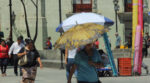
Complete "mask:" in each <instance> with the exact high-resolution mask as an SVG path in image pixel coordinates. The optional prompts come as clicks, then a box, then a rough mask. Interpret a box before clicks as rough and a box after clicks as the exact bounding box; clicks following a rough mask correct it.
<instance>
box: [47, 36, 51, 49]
mask: <svg viewBox="0 0 150 83" xmlns="http://www.w3.org/2000/svg"><path fill="white" fill-rule="evenodd" d="M46 49H49V50H51V49H52V43H51V37H48V38H47V41H46Z"/></svg>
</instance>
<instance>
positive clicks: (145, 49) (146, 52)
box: [142, 48, 148, 57]
mask: <svg viewBox="0 0 150 83" xmlns="http://www.w3.org/2000/svg"><path fill="white" fill-rule="evenodd" d="M142 55H143V56H142V57H147V55H148V48H143V49H142Z"/></svg>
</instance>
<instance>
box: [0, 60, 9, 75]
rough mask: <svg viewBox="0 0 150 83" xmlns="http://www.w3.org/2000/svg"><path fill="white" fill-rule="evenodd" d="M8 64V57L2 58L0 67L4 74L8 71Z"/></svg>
mask: <svg viewBox="0 0 150 83" xmlns="http://www.w3.org/2000/svg"><path fill="white" fill-rule="evenodd" d="M7 65H8V59H7V58H2V59H0V67H1V73H2V74H5V73H6V69H7Z"/></svg>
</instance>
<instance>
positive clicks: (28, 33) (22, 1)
mask: <svg viewBox="0 0 150 83" xmlns="http://www.w3.org/2000/svg"><path fill="white" fill-rule="evenodd" d="M21 3H22V5H23V9H24V14H25V23H26V29H27V36H28V37H29V38H31V36H30V30H29V25H28V18H27V12H26V6H25V4H24V0H21Z"/></svg>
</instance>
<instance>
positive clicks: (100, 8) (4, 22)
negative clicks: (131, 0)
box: [0, 0, 150, 50]
mask: <svg viewBox="0 0 150 83" xmlns="http://www.w3.org/2000/svg"><path fill="white" fill-rule="evenodd" d="M0 1H1V3H0V9H1V10H0V15H1V19H0V21H1V27H2V28H1V30H2V31H4V33H5V38H7V37H8V35H9V6H8V4H9V2H8V1H9V0H0ZM12 1H13V2H12V3H13V8H12V9H13V11H14V12H15V14H16V21H15V23H16V27H17V31H18V32H20V33H21V34H22V35H23V36H24V37H26V29H25V23H24V11H23V7H22V4H21V2H20V0H12ZM41 1H43V0H39V31H38V33H39V34H38V38H37V41H36V46H37V48H38V49H40V50H41V49H43V43H44V42H45V40H44V39H45V38H46V37H47V36H51V37H52V43H53V44H54V43H55V41H56V40H57V39H58V37H59V36H60V34H59V33H56V32H55V29H56V27H57V26H58V25H59V2H58V1H59V0H44V1H45V3H44V2H43V3H42V5H41ZM123 1H124V0H119V6H120V10H119V12H124V6H123V4H124V3H123ZM148 2H150V0H148ZM25 4H26V7H27V13H28V21H29V26H30V32H31V35H32V38H33V36H34V34H35V7H34V6H33V4H32V3H31V1H30V0H25ZM149 5H150V4H149ZM41 6H43V7H44V6H45V10H41ZM93 11H94V12H96V11H97V13H100V14H102V15H104V16H106V17H108V18H110V19H112V20H113V21H115V12H114V4H113V0H97V9H96V10H94V9H93ZM69 13H72V2H71V0H62V20H65V19H66V18H67V17H66V14H69ZM43 14H44V16H43ZM43 22H44V23H43ZM45 28H47V30H45ZM110 28H111V30H110V31H109V32H108V35H109V37H110V39H111V43H112V49H113V48H114V47H115V40H116V38H115V35H114V34H115V32H116V27H115V24H114V25H113V26H111V27H110ZM118 31H119V32H118V33H119V35H120V36H121V39H122V44H124V34H125V32H124V24H121V23H120V21H119V19H118ZM43 36H44V37H43ZM13 37H14V40H16V35H15V34H14V36H13ZM43 41H44V42H43ZM100 48H104V42H103V39H102V38H100Z"/></svg>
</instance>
